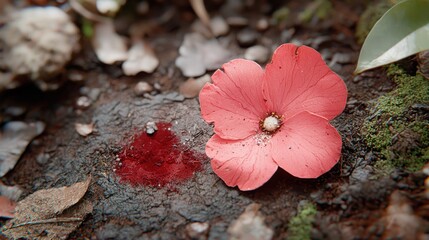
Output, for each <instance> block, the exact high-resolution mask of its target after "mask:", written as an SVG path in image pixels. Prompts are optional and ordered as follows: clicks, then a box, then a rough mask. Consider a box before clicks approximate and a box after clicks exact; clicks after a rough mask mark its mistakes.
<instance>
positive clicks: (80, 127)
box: [74, 123, 94, 137]
mask: <svg viewBox="0 0 429 240" xmlns="http://www.w3.org/2000/svg"><path fill="white" fill-rule="evenodd" d="M74 127H75V129H76V132H77V133H79V135H81V136H84V137H86V136H88V135H89V134H91V133H92V132H93V131H94V123H90V124H84V123H75V125H74Z"/></svg>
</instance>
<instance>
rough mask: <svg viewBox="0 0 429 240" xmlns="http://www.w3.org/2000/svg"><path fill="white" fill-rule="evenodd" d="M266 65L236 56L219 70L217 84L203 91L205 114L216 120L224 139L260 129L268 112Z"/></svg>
mask: <svg viewBox="0 0 429 240" xmlns="http://www.w3.org/2000/svg"><path fill="white" fill-rule="evenodd" d="M263 74H264V73H263V70H262V68H261V67H260V66H259V65H258V64H257V63H255V62H253V61H249V60H244V59H236V60H233V61H230V62H228V63H226V64H224V65H223V71H222V70H217V71H216V72H215V73H214V74H213V76H212V79H213V84H210V83H208V84H206V85H205V86H204V88H203V89H202V90H201V92H200V105H201V115H202V117H203V118H204V120H206V121H207V122H214V123H215V128H214V131H215V133H217V134H219V136H220V137H222V138H224V139H232V140H238V139H244V138H246V137H248V136H250V135H252V134H255V133H256V131H258V129H259V120H260V119H261V118H262V117H263V116H264V115H265V114H266V112H267V109H266V106H265V102H264V98H263V94H262V78H263Z"/></svg>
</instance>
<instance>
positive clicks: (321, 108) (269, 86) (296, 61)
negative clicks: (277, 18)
mask: <svg viewBox="0 0 429 240" xmlns="http://www.w3.org/2000/svg"><path fill="white" fill-rule="evenodd" d="M263 90H264V96H265V98H266V99H267V104H268V106H269V108H270V109H271V110H272V111H276V112H278V113H281V114H285V117H286V118H288V117H292V116H294V115H295V114H297V113H300V112H302V111H309V112H312V113H315V114H317V115H320V116H323V117H325V118H327V119H328V120H331V119H333V118H334V117H335V116H337V115H338V114H340V113H341V112H342V111H343V110H344V107H345V105H346V100H347V88H346V85H345V84H344V82H343V80H342V79H341V78H340V77H338V75H336V74H335V73H334V72H333V71H331V70H330V69H329V67H328V66H327V65H326V63H325V62H324V61H323V59H322V57H321V56H320V54H319V53H318V52H317V51H316V50H314V49H312V48H310V47H307V46H300V47H297V46H295V45H293V44H283V45H281V46H280V47H279V48H277V50H276V51H275V52H274V54H273V59H272V61H271V63H270V64H268V65H267V67H266V70H265V79H264V84H263Z"/></svg>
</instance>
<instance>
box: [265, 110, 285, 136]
mask: <svg viewBox="0 0 429 240" xmlns="http://www.w3.org/2000/svg"><path fill="white" fill-rule="evenodd" d="M281 125H282V120H281V117H280V116H278V115H277V114H276V113H274V112H273V113H271V114H270V115H268V116H267V117H266V118H265V119H264V120H261V121H260V127H261V129H262V131H264V132H266V133H268V134H272V133H274V132H276V131H277V129H279V127H280V126H281Z"/></svg>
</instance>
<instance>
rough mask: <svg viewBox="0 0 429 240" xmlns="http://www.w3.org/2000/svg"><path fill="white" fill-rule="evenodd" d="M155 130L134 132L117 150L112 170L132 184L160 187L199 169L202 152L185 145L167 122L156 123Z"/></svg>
mask: <svg viewBox="0 0 429 240" xmlns="http://www.w3.org/2000/svg"><path fill="white" fill-rule="evenodd" d="M156 125H157V127H158V131H156V132H155V133H154V134H152V135H149V134H147V133H146V132H142V133H139V134H136V135H135V136H134V137H133V140H132V142H131V143H130V144H129V145H128V146H125V147H124V148H123V149H122V151H121V152H120V153H119V155H118V157H119V160H120V161H119V162H118V164H117V166H116V170H115V171H116V174H117V175H118V176H119V178H120V179H121V181H123V182H128V183H131V184H132V185H147V186H156V187H162V186H165V185H166V184H168V183H178V182H181V181H184V180H187V179H189V178H191V177H192V176H193V174H194V172H195V171H198V170H200V169H201V162H200V160H199V159H201V158H202V154H200V153H195V152H193V151H191V150H188V149H186V148H187V146H186V145H184V144H182V143H180V141H179V138H178V137H177V136H176V135H175V134H174V133H173V132H172V131H171V130H170V128H171V124H170V123H157V124H156Z"/></svg>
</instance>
